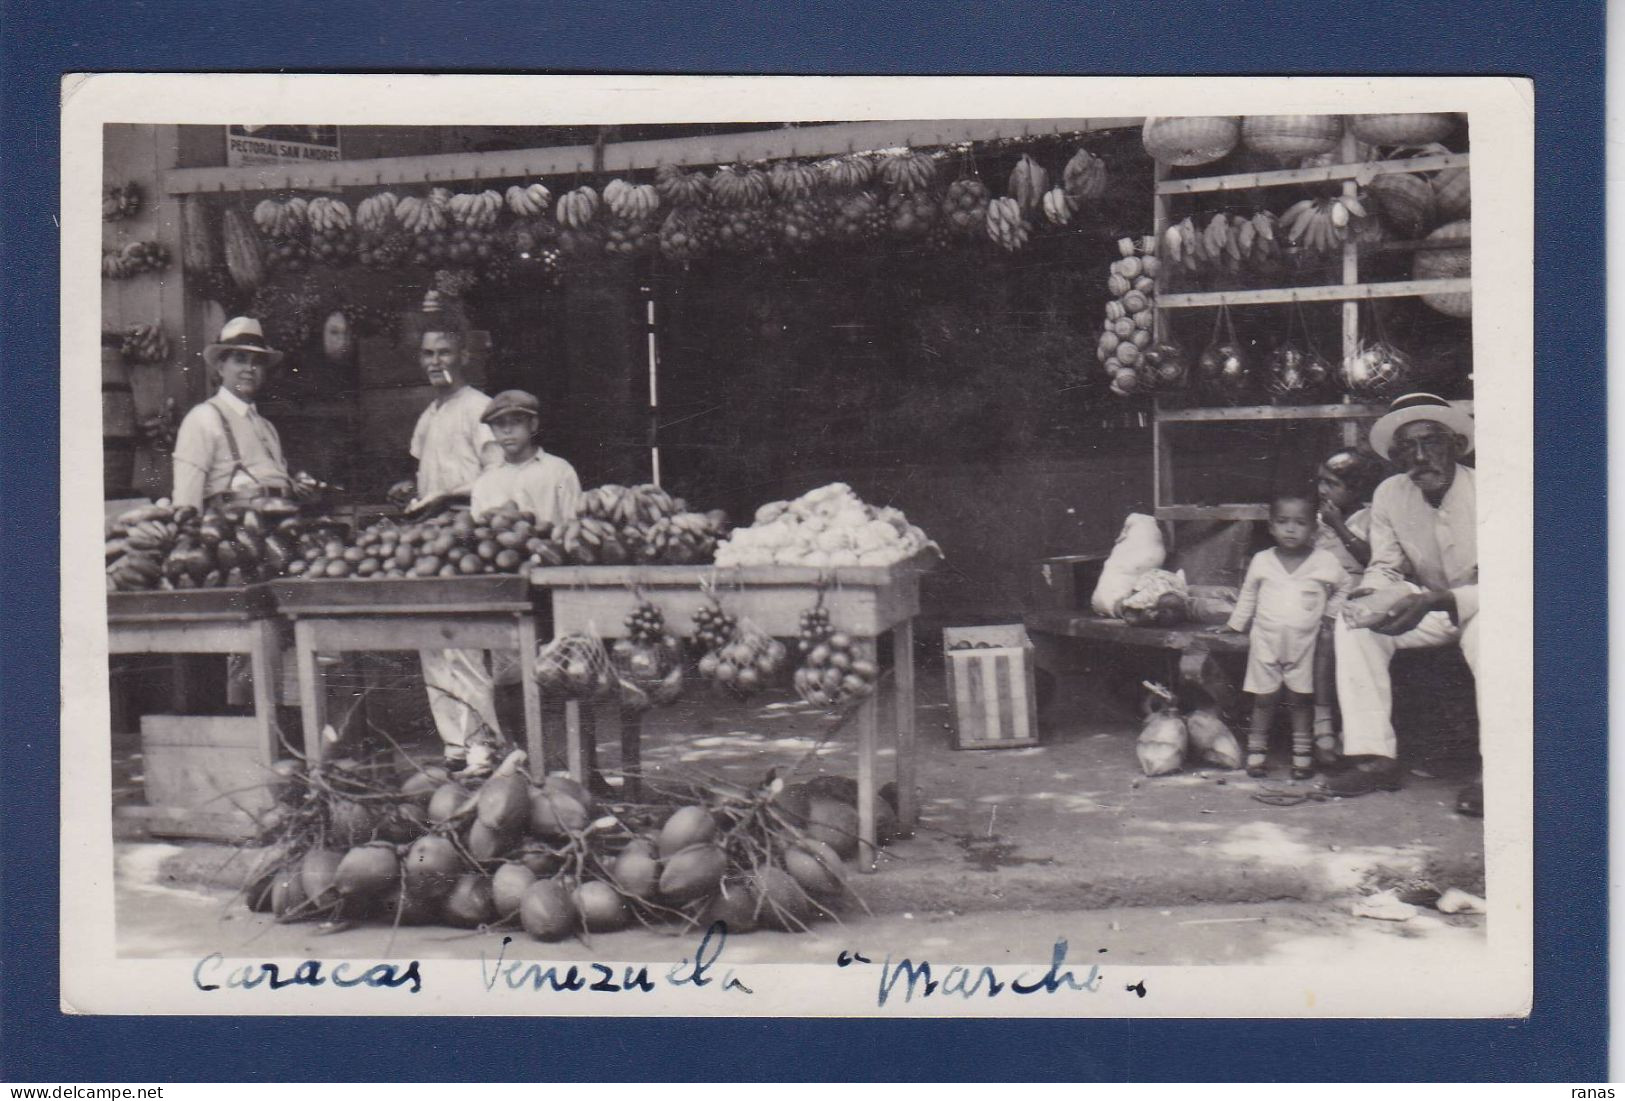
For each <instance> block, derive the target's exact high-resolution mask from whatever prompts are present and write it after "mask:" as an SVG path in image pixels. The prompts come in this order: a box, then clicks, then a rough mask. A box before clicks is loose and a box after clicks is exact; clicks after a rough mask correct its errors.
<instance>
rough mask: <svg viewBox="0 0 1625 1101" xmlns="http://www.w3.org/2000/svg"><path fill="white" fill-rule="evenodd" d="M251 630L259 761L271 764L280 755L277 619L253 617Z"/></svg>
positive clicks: (251, 656) (278, 640) (279, 674)
mask: <svg viewBox="0 0 1625 1101" xmlns="http://www.w3.org/2000/svg"><path fill="white" fill-rule="evenodd" d="M250 631H251V632H252V633H253V638H254V641H253V649H252V650H251V651H249V662H250V664H251V666H252V669H253V674H254V722H255V725H256V726H257V727H258V729H259V736H260V738H259V748H260V755H261V763H262V764H265V765H273V764H275V763H276V761H277V758H278V757H280V756H281V755H282V746H281V740H282V739H281V730H280V728H279V727H278V726H277V721H276V697H277V685H278V681H280V680H281V676H282V671H281V670H280V669H278V668H277V666H278V665H279V664H281V659H282V640H281V639H280V638H279V637H278V633H277V621H276V620H275V619H272V618H270V617H266V618H264V619H256V620H254V621H253V626H252V627H250Z"/></svg>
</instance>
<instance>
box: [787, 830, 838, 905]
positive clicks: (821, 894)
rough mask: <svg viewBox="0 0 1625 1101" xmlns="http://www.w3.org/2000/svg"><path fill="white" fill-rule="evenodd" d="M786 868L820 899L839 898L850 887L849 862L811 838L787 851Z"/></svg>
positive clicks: (805, 888) (801, 841) (803, 886)
mask: <svg viewBox="0 0 1625 1101" xmlns="http://www.w3.org/2000/svg"><path fill="white" fill-rule="evenodd" d="M784 870H785V871H787V872H789V873H790V877H791V878H792V879H794V880H795V881H796V882H797V883H798V884H800V885H801V887H802V889H803V890H805V891H806V892H807V893H808V894H809V895H811V896H813V897H814V898H816V899H822V900H825V901H829V900H833V899H837V898H839V897H840V896H841V894H842V892H843V891H844V890H845V889H846V865H844V864H842V863H841V858H840V856H839V854H837V853H836V851H835V850H834V849H832V848H830V847H829V846H828V845H826V844H824V843H823V842H822V841H814V840H813V839H812V838H810V837H804V838H802V839H801V840H800V841H797V842H796V843H795V844H794V845H792V846H790V847H789V848H788V849H785V850H784Z"/></svg>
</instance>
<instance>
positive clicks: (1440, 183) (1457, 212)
mask: <svg viewBox="0 0 1625 1101" xmlns="http://www.w3.org/2000/svg"><path fill="white" fill-rule="evenodd" d="M1433 198H1434V201H1435V203H1436V204H1437V205H1438V208H1439V220H1440V221H1444V222H1455V221H1460V220H1461V219H1463V218H1467V217H1470V216H1471V215H1472V213H1473V189H1472V180H1471V178H1470V177H1469V176H1468V174H1467V169H1465V168H1446V169H1444V170H1443V171H1441V172H1437V173H1435V174H1434V176H1433Z"/></svg>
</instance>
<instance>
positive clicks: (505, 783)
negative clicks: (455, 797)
mask: <svg viewBox="0 0 1625 1101" xmlns="http://www.w3.org/2000/svg"><path fill="white" fill-rule="evenodd" d="M477 806H478V809H477V810H476V811H475V814H476V816H477V817H478V818H479V821H480V824H481V825H483V826H486V827H487V828H489V829H491V830H494V831H497V832H506V831H508V830H512V829H517V828H518V827H520V826H522V825H524V823H525V819H526V818H528V817H529V816H530V785H529V784H528V783H526V782H525V778H524V777H523V776H518V775H509V776H493V777H492V778H491V779H489V780H487V781H486V783H485V786H484V787H482V788H480V796H479V803H478V805H477Z"/></svg>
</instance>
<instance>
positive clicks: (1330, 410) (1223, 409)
mask: <svg viewBox="0 0 1625 1101" xmlns="http://www.w3.org/2000/svg"><path fill="white" fill-rule="evenodd" d="M1387 411H1388V406H1386V405H1363V404H1356V403H1353V402H1348V403H1343V404H1337V405H1215V406H1204V407H1201V408H1195V409H1168V408H1166V407H1160V406H1159V407H1158V409H1157V419H1158V420H1159V421H1162V422H1163V423H1170V422H1173V423H1179V422H1185V423H1192V422H1213V421H1341V420H1359V419H1362V418H1365V417H1380V416H1382V415H1383V414H1384V413H1385V412H1387Z"/></svg>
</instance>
